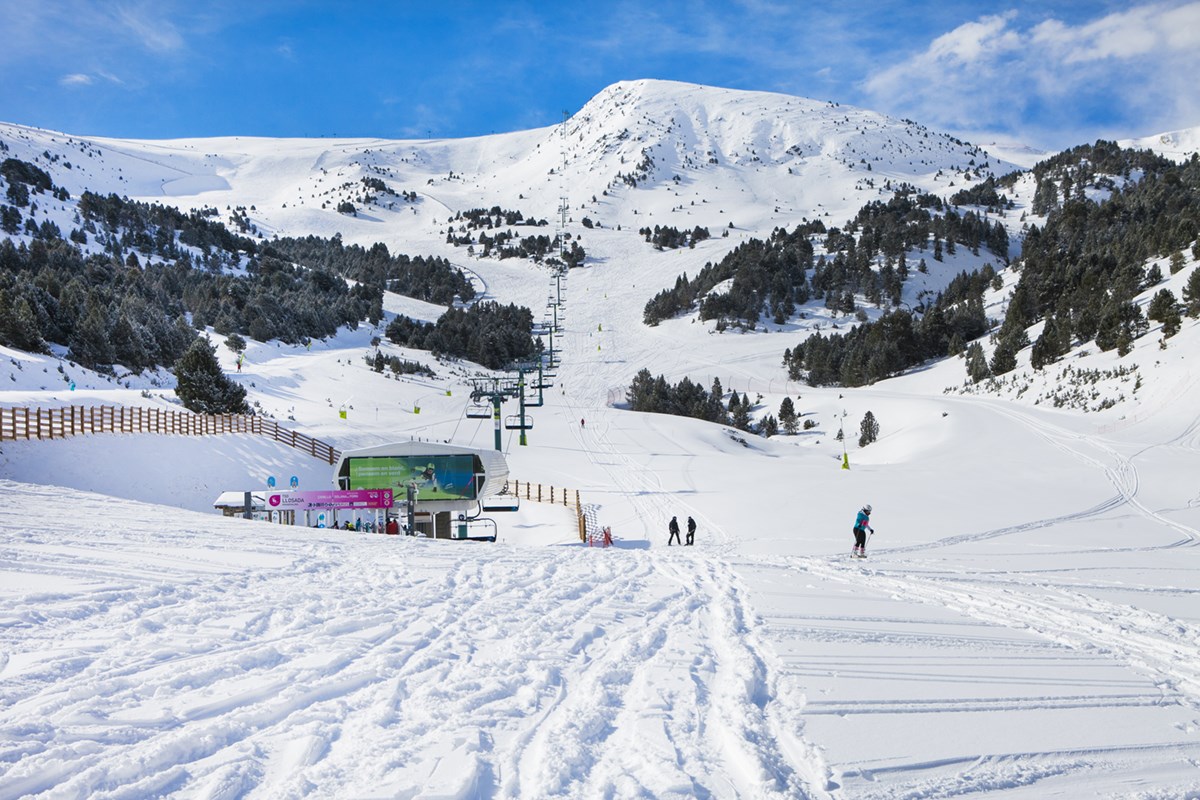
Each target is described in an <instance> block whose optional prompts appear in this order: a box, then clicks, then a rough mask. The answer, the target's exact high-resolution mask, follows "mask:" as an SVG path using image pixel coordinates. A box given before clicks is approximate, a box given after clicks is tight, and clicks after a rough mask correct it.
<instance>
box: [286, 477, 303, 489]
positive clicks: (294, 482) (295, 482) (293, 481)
mask: <svg viewBox="0 0 1200 800" xmlns="http://www.w3.org/2000/svg"><path fill="white" fill-rule="evenodd" d="M288 483H290V484H291V485H292V488H293V489H295V488H296V487H297V486H299V485H300V479H299V478H297V477H296V476H295V475H293V476H292V479H291V480H290V481H288Z"/></svg>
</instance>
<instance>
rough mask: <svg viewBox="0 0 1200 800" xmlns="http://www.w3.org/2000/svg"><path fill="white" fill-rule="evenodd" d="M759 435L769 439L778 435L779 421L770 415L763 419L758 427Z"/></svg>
mask: <svg viewBox="0 0 1200 800" xmlns="http://www.w3.org/2000/svg"><path fill="white" fill-rule="evenodd" d="M758 430H759V433H761V434H762V435H763V436H765V437H766V438H768V439H770V438H771V437H772V436H776V435H778V434H779V421H778V420H776V419H775V417H774V416H773V415H771V414H767V415H766V416H765V417H763V419H762V422H761V423H759V426H758Z"/></svg>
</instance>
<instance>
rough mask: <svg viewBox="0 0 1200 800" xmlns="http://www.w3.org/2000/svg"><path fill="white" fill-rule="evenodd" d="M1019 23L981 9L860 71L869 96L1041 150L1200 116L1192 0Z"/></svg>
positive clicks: (1198, 38)
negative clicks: (910, 52)
mask: <svg viewBox="0 0 1200 800" xmlns="http://www.w3.org/2000/svg"><path fill="white" fill-rule="evenodd" d="M1020 21H1021V18H1020V17H1019V15H1018V14H1017V12H1009V13H1007V14H1004V15H1001V16H987V17H982V18H980V19H978V20H976V21H973V22H968V23H966V24H963V25H960V26H959V27H957V28H955V29H954V30H952V31H950V32H948V33H945V34H943V35H941V36H938V37H937V38H936V39H934V40H933V41H932V42H931V43H930V45H929V46H928V48H927V49H926V50H924V51H923V52H921V53H918V54H916V55H915V56H913V57H911V58H909V59H908V60H906V61H903V62H901V63H899V64H894V65H892V66H889V67H887V68H885V69H882V70H880V71H878V72H876V73H875V74H874V75H871V76H870V77H868V79H867V80H866V81H865V82H864V84H863V89H864V91H865V93H866V95H867V97H868V98H869V102H870V103H872V105H873V106H874V107H876V108H878V109H880V110H883V111H888V112H890V113H893V114H897V115H903V116H907V117H913V118H915V119H918V120H920V121H921V122H924V123H928V124H931V125H934V126H938V127H943V128H949V129H951V130H956V131H966V130H971V131H980V130H987V131H995V132H998V133H1005V134H1010V135H1017V136H1022V135H1024V136H1027V137H1030V138H1029V141H1031V142H1032V143H1035V144H1041V145H1044V146H1064V145H1070V144H1077V143H1079V142H1080V141H1087V140H1090V139H1092V138H1095V137H1096V136H1105V137H1106V138H1112V137H1120V136H1133V135H1146V134H1149V133H1155V132H1159V131H1161V130H1167V129H1170V128H1177V127H1185V126H1190V125H1196V124H1198V123H1200V119H1197V118H1196V116H1195V115H1196V114H1197V113H1198V112H1200V100H1198V99H1197V92H1196V90H1195V88H1194V85H1193V80H1194V77H1193V76H1195V75H1196V74H1197V73H1198V71H1200V2H1183V3H1180V2H1162V3H1153V4H1146V5H1142V6H1140V7H1137V8H1133V9H1129V10H1124V11H1121V12H1118V13H1113V14H1109V15H1107V16H1104V17H1100V18H1098V19H1094V20H1090V21H1087V22H1086V23H1083V24H1075V25H1072V24H1069V23H1067V22H1064V21H1062V20H1057V19H1050V20H1046V21H1043V22H1041V23H1039V24H1036V25H1033V26H1032V27H1025V28H1022V27H1020V25H1019V23H1020ZM1079 137H1082V138H1079ZM1051 139H1052V140H1053V142H1051V141H1049V140H1051Z"/></svg>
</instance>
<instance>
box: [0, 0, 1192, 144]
mask: <svg viewBox="0 0 1200 800" xmlns="http://www.w3.org/2000/svg"><path fill="white" fill-rule="evenodd" d="M0 21H2V22H0V26H2V27H3V29H4V30H3V37H2V38H3V42H4V45H3V46H0V120H4V121H6V122H17V123H21V124H26V125H35V126H38V127H44V128H51V129H57V130H63V131H66V132H68V133H77V134H90V135H102V136H116V137H128V138H169V137H180V136H217V135H257V136H331V135H337V136H380V137H385V138H424V137H426V136H435V137H439V136H447V137H461V136H474V135H480V134H488V133H493V132H502V131H511V130H519V129H525V128H533V127H540V126H544V125H550V124H553V123H555V122H557V121H559V120H560V119H561V116H562V112H563V111H564V110H566V111H569V112H571V113H574V112H575V111H577V110H578V109H579V108H580V107H581V106H582V105H583V104H584V103H586V102H587V101H588V100H589V99H590V98H591V97H592V96H594V95H595V94H596V93H597V92H599V91H600V90H601V89H603V88H604V87H605V86H608V85H609V84H612V83H615V82H616V81H619V80H631V79H637V78H664V79H671V80H680V81H689V82H694V83H703V84H708V85H713V86H722V87H730V88H736V89H753V90H762V91H775V92H784V93H787V94H795V95H801V96H805V97H811V98H814V99H818V100H836V101H838V102H841V103H846V104H850V105H857V106H862V107H866V108H870V109H872V110H876V111H881V112H884V113H888V114H892V115H894V116H898V117H905V118H909V119H913V120H916V121H917V122H920V123H922V124H925V125H928V126H930V127H933V128H935V129H939V130H945V131H949V132H952V133H956V134H959V135H961V136H963V137H964V138H968V139H971V140H973V141H990V140H993V139H996V138H1001V139H1004V140H1007V141H1018V142H1024V143H1027V144H1032V145H1034V146H1038V147H1042V148H1046V149H1058V148H1062V147H1068V146H1071V145H1075V144H1080V143H1083V142H1090V141H1092V140H1094V139H1096V138H1099V137H1103V138H1126V137H1133V136H1145V135H1150V134H1155V133H1160V132H1163V131H1167V130H1174V129H1178V128H1183V127H1192V126H1196V125H1200V90H1198V89H1197V88H1196V77H1195V76H1197V75H1200V0H1196V1H1194V2H1189V1H1187V0H1166V1H1165V2H1146V3H1142V2H1107V1H1106V0H1094V1H1093V2H1081V1H1079V0H1047V2H1015V1H1013V0H993V1H992V2H979V1H977V0H960V2H956V3H945V2H925V1H923V0H863V1H861V2H853V3H851V2H846V3H840V2H825V3H820V4H817V3H810V2H807V1H806V0H793V1H792V2H782V1H780V0H741V1H740V2H734V1H733V0H727V1H725V2H716V0H686V1H685V0H678V1H676V0H658V1H657V2H632V1H629V0H613V1H612V2H592V3H582V2H575V1H574V0H561V2H553V0H547V1H546V2H532V1H523V0H499V1H497V0H493V2H487V3H484V2H476V1H475V0H462V1H461V2H456V1H455V0H441V2H425V1H424V0H411V1H409V2H403V1H402V0H394V1H386V0H359V1H358V2H349V1H347V2H333V1H332V0H327V1H319V0H310V1H307V2H306V1H305V0H293V2H282V1H279V0H239V2H231V1H230V0H212V1H210V2H205V0H190V2H177V1H176V0H152V1H145V0H124V1H123V2H110V1H109V0H91V1H84V0H34V2H30V0H0Z"/></svg>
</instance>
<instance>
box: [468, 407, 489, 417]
mask: <svg viewBox="0 0 1200 800" xmlns="http://www.w3.org/2000/svg"><path fill="white" fill-rule="evenodd" d="M491 418H492V407H491V406H489V405H487V404H486V403H471V404H470V405H468V406H467V419H491Z"/></svg>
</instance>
